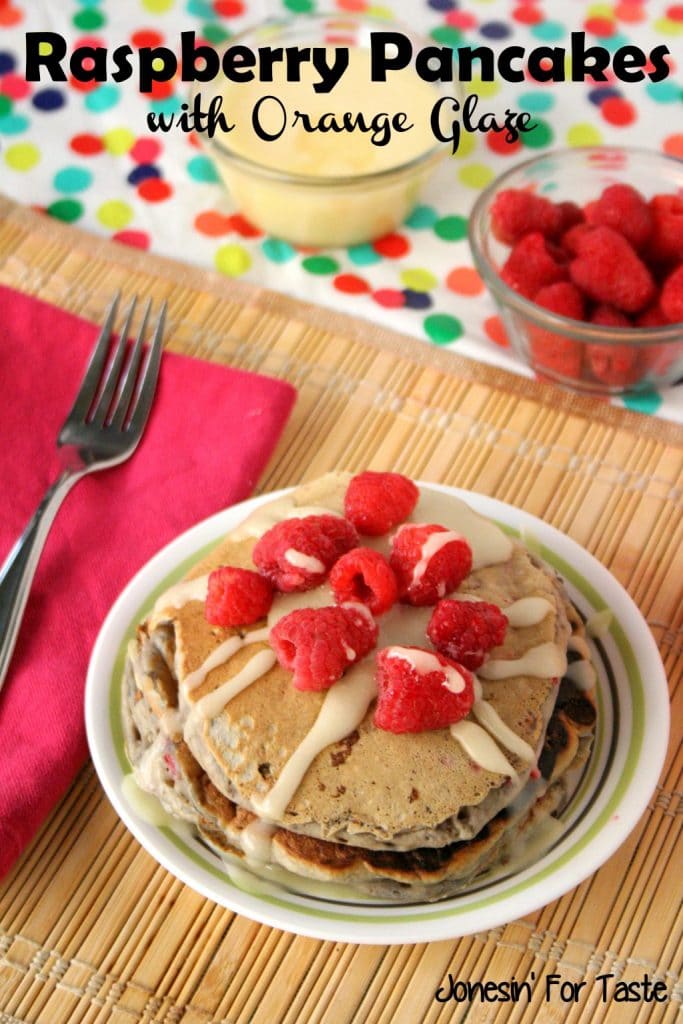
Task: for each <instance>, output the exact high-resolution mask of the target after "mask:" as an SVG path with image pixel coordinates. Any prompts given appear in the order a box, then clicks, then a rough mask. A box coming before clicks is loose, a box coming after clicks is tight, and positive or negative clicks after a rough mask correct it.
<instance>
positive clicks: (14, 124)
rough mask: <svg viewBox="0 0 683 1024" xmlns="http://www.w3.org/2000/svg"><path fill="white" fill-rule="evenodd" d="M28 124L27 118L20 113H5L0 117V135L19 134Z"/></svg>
mask: <svg viewBox="0 0 683 1024" xmlns="http://www.w3.org/2000/svg"><path fill="white" fill-rule="evenodd" d="M28 126H29V120H28V118H27V117H23V116H22V115H21V114H6V115H5V117H0V135H21V133H22V132H25V131H26V129H27V128H28Z"/></svg>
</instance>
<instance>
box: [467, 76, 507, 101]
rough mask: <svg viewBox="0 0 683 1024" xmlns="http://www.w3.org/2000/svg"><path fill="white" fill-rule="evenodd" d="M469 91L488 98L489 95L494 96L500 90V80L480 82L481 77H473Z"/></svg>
mask: <svg viewBox="0 0 683 1024" xmlns="http://www.w3.org/2000/svg"><path fill="white" fill-rule="evenodd" d="M469 91H470V92H476V94H477V96H481V97H483V98H484V99H488V97H489V96H496V95H497V94H498V93H499V92H500V82H482V80H481V78H473V79H472V82H471V84H470V86H469Z"/></svg>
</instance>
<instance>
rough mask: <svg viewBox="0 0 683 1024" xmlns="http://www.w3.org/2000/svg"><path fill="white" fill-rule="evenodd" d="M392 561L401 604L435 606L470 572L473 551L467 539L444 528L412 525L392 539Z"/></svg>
mask: <svg viewBox="0 0 683 1024" xmlns="http://www.w3.org/2000/svg"><path fill="white" fill-rule="evenodd" d="M443 534H445V536H438V535H443ZM435 535H437V536H435ZM389 562H390V564H391V568H392V569H393V570H394V572H395V573H396V579H397V580H398V593H399V596H400V598H401V600H402V601H406V602H407V603H408V604H412V605H418V606H421V605H427V604H436V602H437V601H438V600H439V598H441V597H445V595H446V594H449V593H450V592H451V591H452V590H455V589H456V588H457V587H459V586H460V584H461V583H462V581H463V580H464V579H465V577H466V576H467V575H468V573H469V572H470V571H471V569H472V549H471V547H470V546H469V544H468V543H467V541H466V540H465V538H464V537H461V536H460V535H459V534H457V533H453V532H451V531H450V530H447V529H446V527H445V526H437V525H435V524H415V525H413V524H412V523H411V524H408V525H406V526H402V527H401V529H400V530H399V531H398V533H397V534H396V535H395V537H394V538H393V540H392V544H391V555H390V558H389Z"/></svg>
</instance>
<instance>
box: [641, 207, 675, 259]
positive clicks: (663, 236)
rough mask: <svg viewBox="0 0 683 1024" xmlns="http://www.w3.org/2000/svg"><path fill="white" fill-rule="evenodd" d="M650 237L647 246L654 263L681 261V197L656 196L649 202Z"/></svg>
mask: <svg viewBox="0 0 683 1024" xmlns="http://www.w3.org/2000/svg"><path fill="white" fill-rule="evenodd" d="M650 212H651V213H652V221H653V227H652V237H651V238H650V244H649V246H648V252H649V255H650V258H651V259H652V260H653V261H654V262H655V263H665V264H671V263H679V262H681V261H682V260H683V196H667V195H657V196H653V197H652V199H651V200H650Z"/></svg>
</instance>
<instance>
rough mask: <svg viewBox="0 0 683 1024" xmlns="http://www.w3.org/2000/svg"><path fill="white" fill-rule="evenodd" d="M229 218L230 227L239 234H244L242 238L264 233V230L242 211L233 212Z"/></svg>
mask: <svg viewBox="0 0 683 1024" xmlns="http://www.w3.org/2000/svg"><path fill="white" fill-rule="evenodd" d="M228 220H229V221H230V227H231V228H232V230H233V231H236V232H237V234H238V235H241V236H242V238H258V237H259V235H262V234H263V232H262V231H261V230H260V229H259V228H257V227H255V226H254V225H253V224H252V223H251V221H250V220H247V218H246V217H245V216H244V214H242V213H233V214H232V216H231V217H229V218H228Z"/></svg>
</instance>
